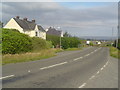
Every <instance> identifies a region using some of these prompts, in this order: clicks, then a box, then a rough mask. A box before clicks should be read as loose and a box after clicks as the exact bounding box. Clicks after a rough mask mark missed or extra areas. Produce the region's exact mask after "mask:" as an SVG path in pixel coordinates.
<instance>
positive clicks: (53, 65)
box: [40, 62, 68, 70]
mask: <svg viewBox="0 0 120 90" xmlns="http://www.w3.org/2000/svg"><path fill="white" fill-rule="evenodd" d="M66 63H68V62H63V63H59V64H54V65H51V66H48V67H43V68H40V69H41V70H43V69H48V68H52V67H55V66H59V65H63V64H66Z"/></svg>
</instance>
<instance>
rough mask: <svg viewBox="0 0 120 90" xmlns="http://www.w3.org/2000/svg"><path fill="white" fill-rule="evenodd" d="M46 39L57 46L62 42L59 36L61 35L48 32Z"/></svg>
mask: <svg viewBox="0 0 120 90" xmlns="http://www.w3.org/2000/svg"><path fill="white" fill-rule="evenodd" d="M46 39H47V40H48V41H51V42H52V44H53V45H54V46H55V47H56V46H57V45H59V44H60V37H59V36H55V35H48V34H47V36H46Z"/></svg>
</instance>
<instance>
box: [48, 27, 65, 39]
mask: <svg viewBox="0 0 120 90" xmlns="http://www.w3.org/2000/svg"><path fill="white" fill-rule="evenodd" d="M46 32H47V34H49V35H56V36H60V37H63V31H62V30H56V29H55V28H54V27H53V28H52V27H49V28H48V29H46Z"/></svg>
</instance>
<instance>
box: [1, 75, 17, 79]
mask: <svg viewBox="0 0 120 90" xmlns="http://www.w3.org/2000/svg"><path fill="white" fill-rule="evenodd" d="M14 76H15V75H9V76H5V77H1V78H0V80H1V79H5V78H10V77H14Z"/></svg>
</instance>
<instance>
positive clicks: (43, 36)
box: [40, 31, 46, 40]
mask: <svg viewBox="0 0 120 90" xmlns="http://www.w3.org/2000/svg"><path fill="white" fill-rule="evenodd" d="M40 37H41V38H43V39H45V40H46V32H44V31H40Z"/></svg>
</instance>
